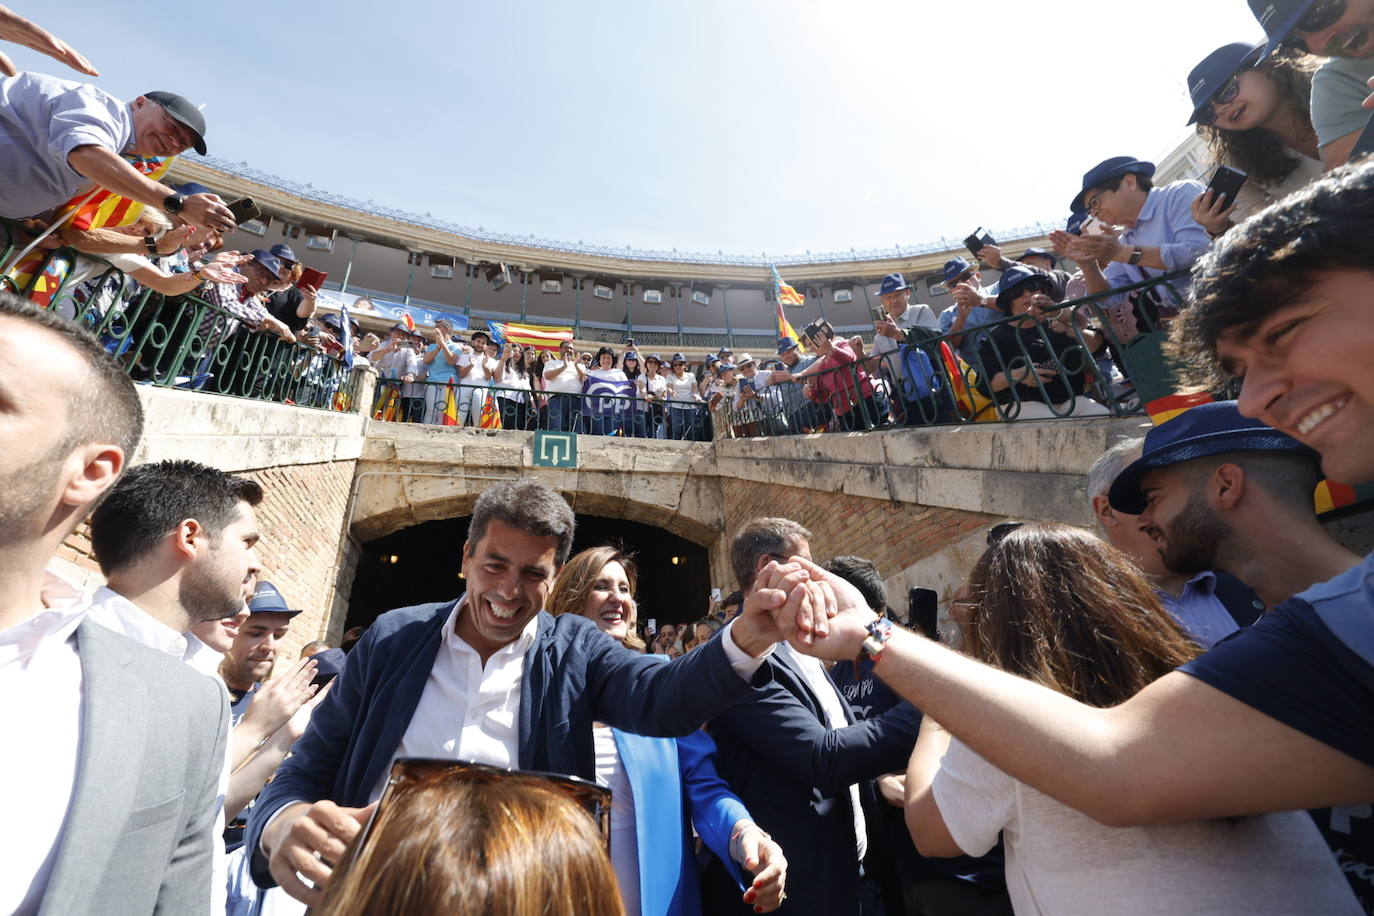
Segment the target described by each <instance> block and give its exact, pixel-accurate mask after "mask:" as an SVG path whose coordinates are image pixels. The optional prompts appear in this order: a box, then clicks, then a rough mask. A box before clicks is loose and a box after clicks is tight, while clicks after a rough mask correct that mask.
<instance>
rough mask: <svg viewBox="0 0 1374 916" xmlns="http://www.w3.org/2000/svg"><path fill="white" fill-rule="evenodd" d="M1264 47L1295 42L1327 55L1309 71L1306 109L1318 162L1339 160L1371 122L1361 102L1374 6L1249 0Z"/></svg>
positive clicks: (1371, 62) (1359, 0)
mask: <svg viewBox="0 0 1374 916" xmlns="http://www.w3.org/2000/svg"><path fill="white" fill-rule="evenodd" d="M1250 10H1251V11H1252V12H1253V13H1254V14H1255V18H1257V19H1259V20H1260V25H1261V26H1263V27H1264V30H1265V33H1266V34H1267V35H1268V38H1269V42H1268V45H1267V46H1266V47H1265V53H1266V54H1269V53H1273V52H1276V51H1277V50H1279V49H1287V48H1293V49H1295V50H1299V51H1307V52H1308V53H1311V54H1315V55H1316V56H1318V57H1326V58H1330V59H1329V60H1327V61H1326V62H1325V63H1323V64H1322V65H1321V67H1319V68H1318V69H1317V72H1316V73H1315V74H1313V76H1312V95H1311V99H1310V105H1309V110H1310V111H1311V113H1312V127H1313V129H1314V130H1316V132H1317V146H1318V149H1319V151H1320V153H1321V160H1322V165H1323V166H1324V167H1325V168H1327V169H1334V168H1335V167H1336V166H1338V165H1343V164H1344V163H1345V161H1346V160H1347V159H1348V158H1349V157H1350V151H1351V150H1352V149H1353V148H1354V147H1355V141H1356V140H1357V139H1358V138H1359V136H1360V131H1361V130H1363V129H1364V126H1365V125H1366V124H1368V123H1369V117H1370V115H1369V111H1368V110H1367V109H1365V108H1362V107H1361V103H1362V102H1363V101H1364V98H1365V96H1367V95H1368V94H1369V86H1368V80H1369V79H1370V78H1371V77H1374V6H1371V5H1370V4H1369V3H1368V2H1366V0H1318V2H1315V3H1314V2H1312V0H1278V2H1270V0H1265V2H1260V0H1250Z"/></svg>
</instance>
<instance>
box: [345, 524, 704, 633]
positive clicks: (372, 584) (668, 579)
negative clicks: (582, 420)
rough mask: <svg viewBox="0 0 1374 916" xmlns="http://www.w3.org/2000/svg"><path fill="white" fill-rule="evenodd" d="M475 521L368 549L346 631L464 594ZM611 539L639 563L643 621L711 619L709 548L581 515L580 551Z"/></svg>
mask: <svg viewBox="0 0 1374 916" xmlns="http://www.w3.org/2000/svg"><path fill="white" fill-rule="evenodd" d="M469 521H470V519H469V518H451V519H442V520H440V521H434V522H424V523H423V524H420V525H415V526H413V527H411V528H405V529H403V530H401V531H397V532H395V533H394V534H389V535H386V536H385V537H380V538H377V539H376V540H374V541H369V542H368V543H366V544H364V545H363V553H362V557H361V558H360V560H359V562H358V572H357V575H356V576H355V578H354V580H353V591H352V594H351V595H350V596H349V604H348V618H347V620H346V622H345V624H344V628H345V629H347V628H349V627H355V626H360V625H363V624H368V623H371V622H372V621H373V620H374V619H376V617H377V615H379V614H381V613H383V612H384V611H389V610H391V609H392V608H398V607H405V606H407V605H411V604H424V603H426V602H429V601H449V600H452V599H453V598H456V597H458V596H459V595H461V594H462V593H463V589H464V585H463V580H462V578H461V577H460V576H459V572H460V571H461V567H462V552H463V542H464V541H465V540H466V539H467V536H468V522H469ZM612 541H614V542H616V543H619V544H620V545H621V546H622V547H624V548H625V549H626V550H627V551H628V552H629V553H631V554H633V555H634V557H635V562H636V563H637V564H638V565H639V595H638V598H639V617H640V619H641V620H643V619H647V618H649V617H653V618H656V619H658V620H659V621H667V622H670V623H684V622H687V621H690V620H696V619H698V618H700V617H703V616H705V614H706V611H707V608H708V606H709V605H710V600H711V598H710V592H711V585H710V570H709V568H708V564H707V556H706V549H705V548H704V547H700V546H698V545H696V544H693V543H692V542H691V541H688V540H686V539H684V538H680V537H678V536H677V535H675V534H673V533H672V532H670V531H666V530H664V529H662V528H655V527H653V526H652V525H643V524H640V523H639V522H630V521H626V520H624V519H609V518H601V517H600V516H595V515H579V516H577V535H576V537H575V539H574V542H573V552H574V553H576V552H577V551H579V550H584V549H586V548H588V547H597V546H600V545H602V544H606V543H610V542H612ZM674 559H676V560H677V562H673V561H674Z"/></svg>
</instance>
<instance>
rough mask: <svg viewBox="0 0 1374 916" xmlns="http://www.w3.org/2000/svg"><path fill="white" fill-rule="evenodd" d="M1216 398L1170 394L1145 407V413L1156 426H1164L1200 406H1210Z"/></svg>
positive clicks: (1206, 395)
mask: <svg viewBox="0 0 1374 916" xmlns="http://www.w3.org/2000/svg"><path fill="white" fill-rule="evenodd" d="M1214 400H1216V398H1214V397H1212V396H1211V395H1210V394H1207V393H1206V392H1202V393H1199V394H1169V395H1165V396H1164V397H1162V398H1155V399H1154V400H1153V401H1149V402H1148V403H1146V405H1145V413H1147V414H1149V416H1150V422H1152V423H1154V425H1155V426H1163V425H1164V424H1165V423H1168V422H1169V421H1170V420H1172V419H1173V418H1174V417H1176V416H1178V415H1179V414H1181V413H1183V412H1184V411H1185V410H1189V409H1191V408H1194V407H1196V406H1198V405H1199V404H1210V403H1211V402H1212V401H1214Z"/></svg>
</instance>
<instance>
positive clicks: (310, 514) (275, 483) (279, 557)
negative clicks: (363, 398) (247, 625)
mask: <svg viewBox="0 0 1374 916" xmlns="http://www.w3.org/2000/svg"><path fill="white" fill-rule="evenodd" d="M354 464H355V462H353V461H329V462H324V463H320V464H304V465H288V466H284V467H277V468H266V469H263V470H254V471H239V472H236V473H238V474H239V475H240V476H243V477H248V478H251V479H253V480H256V481H257V482H258V483H259V484H260V485H261V486H262V488H263V500H262V503H261V505H259V506H258V508H257V516H258V526H259V530H260V531H261V533H262V540H261V542H260V544H259V547H258V558H259V559H260V560H261V561H262V564H263V578H265V579H266V580H267V581H269V582H271V583H273V584H274V585H276V586H277V588H279V589H281V592H282V594H283V595H285V596H286V600H287V601H288V602H290V603H291V605H292V606H294V607H300V608H304V609H305V612H304V613H302V614H300V615H299V616H297V617H296V618H295V619H294V620H293V621H292V622H291V629H290V632H289V633H288V635H287V638H286V642H285V645H284V647H283V648H282V650H281V652H280V654H279V656H278V658H279V659H281V660H288V661H294V660H295V659H296V658H297V656H299V655H300V649H301V647H302V646H304V645H305V644H306V643H308V642H310V641H311V640H314V639H321V638H324V637H325V635H326V633H327V631H328V627H329V622H330V620H329V618H330V611H331V610H332V609H333V608H334V607H335V605H336V596H335V585H336V582H337V580H338V579H339V576H338V568H339V565H340V563H341V562H342V563H344V564H345V565H347V563H348V562H349V559H348V553H349V549H348V545H347V541H346V540H345V537H344V532H343V520H344V515H345V513H346V512H347V511H348V496H349V491H350V488H351V487H352V484H353V467H354ZM88 531H89V529H88V527H87V526H86V525H82V526H81V528H79V529H78V530H77V531H76V532H75V533H73V534H72V536H71V537H69V538H68V539H67V540H66V542H64V543H63V544H62V546H61V547H59V548H58V551H57V559H58V560H59V561H62V562H60V563H59V564H57V566H58V571H60V572H61V573H62V574H63V575H64V576H65V577H67V578H69V579H76V580H80V583H81V584H83V585H95V584H99V583H101V582H103V581H104V580H103V579H102V578H101V576H100V573H99V569H98V567H97V566H96V563H95V559H94V558H93V557H92V556H91V550H90V537H89V533H88ZM353 562H356V558H355V559H354V560H353ZM347 579H348V580H349V581H351V579H352V576H351V573H350V575H349V576H348V577H347ZM339 600H340V602H341V603H345V604H346V602H347V600H348V596H347V595H344V596H341V598H340V599H339ZM338 620H339V624H338V626H336V630H337V629H339V628H341V626H342V621H343V614H342V613H340V614H338ZM328 635H329V636H330V637H331V638H332V640H333V642H334V644H335V645H337V644H338V638H339V636H340V635H341V633H340V632H333V633H329V634H328Z"/></svg>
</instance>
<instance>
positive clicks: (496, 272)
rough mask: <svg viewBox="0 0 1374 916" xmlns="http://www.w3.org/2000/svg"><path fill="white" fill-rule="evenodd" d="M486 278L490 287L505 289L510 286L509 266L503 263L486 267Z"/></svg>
mask: <svg viewBox="0 0 1374 916" xmlns="http://www.w3.org/2000/svg"><path fill="white" fill-rule="evenodd" d="M487 279H488V280H490V281H491V288H492V289H505V288H506V287H507V286H510V283H511V276H510V268H509V267H507V266H506V265H504V264H493V265H492V266H491V267H490V268H488V269H487Z"/></svg>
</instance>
